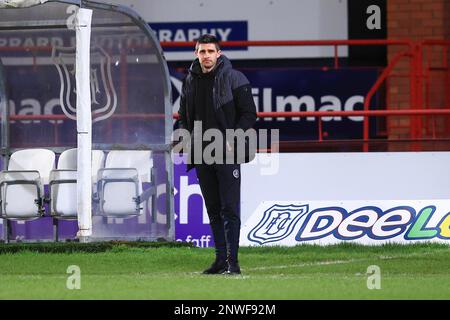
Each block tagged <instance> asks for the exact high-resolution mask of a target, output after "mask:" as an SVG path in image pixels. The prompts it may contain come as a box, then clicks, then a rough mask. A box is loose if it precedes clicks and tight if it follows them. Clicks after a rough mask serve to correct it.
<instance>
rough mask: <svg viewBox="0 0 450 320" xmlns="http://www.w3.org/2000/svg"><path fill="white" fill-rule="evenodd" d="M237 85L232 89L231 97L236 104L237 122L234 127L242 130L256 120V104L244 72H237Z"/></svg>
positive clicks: (248, 127)
mask: <svg viewBox="0 0 450 320" xmlns="http://www.w3.org/2000/svg"><path fill="white" fill-rule="evenodd" d="M235 83H237V86H236V87H235V88H234V89H233V99H234V103H235V106H236V112H237V122H236V126H235V129H242V130H244V131H246V130H248V129H250V128H252V127H253V126H254V124H255V122H256V118H257V115H256V106H255V101H254V100H253V96H252V87H251V86H250V83H249V81H248V79H247V78H246V77H245V75H244V74H242V73H241V72H238V74H237V81H236V82H235Z"/></svg>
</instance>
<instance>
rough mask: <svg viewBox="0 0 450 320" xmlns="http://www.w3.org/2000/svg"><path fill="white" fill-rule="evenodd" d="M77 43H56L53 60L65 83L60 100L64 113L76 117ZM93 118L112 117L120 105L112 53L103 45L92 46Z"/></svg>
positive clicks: (60, 93)
mask: <svg viewBox="0 0 450 320" xmlns="http://www.w3.org/2000/svg"><path fill="white" fill-rule="evenodd" d="M75 50H76V48H75V47H53V49H52V60H53V63H54V65H55V67H56V69H57V71H58V75H59V79H60V83H61V87H60V92H59V100H60V103H61V108H62V111H63V112H64V114H65V115H66V116H67V117H68V118H69V119H72V120H76V118H77V116H76V112H77V110H76V81H75V69H76V66H75ZM90 60H91V69H90V82H91V102H92V105H91V108H92V121H93V122H97V121H101V120H104V119H107V118H109V117H110V116H111V115H112V114H113V113H114V111H115V110H116V107H117V94H116V90H115V88H114V83H113V78H112V75H111V57H110V56H109V54H108V53H107V52H106V51H105V50H104V49H103V48H101V47H100V46H93V47H92V48H91V56H90Z"/></svg>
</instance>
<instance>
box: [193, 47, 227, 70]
mask: <svg viewBox="0 0 450 320" xmlns="http://www.w3.org/2000/svg"><path fill="white" fill-rule="evenodd" d="M221 53H222V52H221V51H220V50H217V48H216V45H215V44H214V43H199V44H198V48H197V50H195V55H196V56H197V58H198V60H199V62H200V66H201V67H202V70H203V72H210V71H211V70H212V69H214V67H215V66H216V63H217V59H218V58H219V57H220V54H221Z"/></svg>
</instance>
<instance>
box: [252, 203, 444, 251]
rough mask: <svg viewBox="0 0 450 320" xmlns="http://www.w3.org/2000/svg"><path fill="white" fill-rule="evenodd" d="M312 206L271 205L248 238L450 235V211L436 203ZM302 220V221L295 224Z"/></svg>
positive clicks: (422, 237)
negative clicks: (311, 208) (420, 204)
mask: <svg viewBox="0 0 450 320" xmlns="http://www.w3.org/2000/svg"><path fill="white" fill-rule="evenodd" d="M309 206H310V205H303V206H296V205H287V206H283V205H278V204H276V205H274V206H272V207H271V208H269V209H268V210H266V211H265V212H264V215H263V217H262V218H261V219H260V220H259V222H258V223H257V225H256V227H254V228H253V229H252V230H251V231H250V232H249V233H248V240H250V241H251V242H254V243H258V244H264V243H269V242H278V241H280V240H282V239H285V238H287V237H289V236H293V235H294V234H295V241H297V242H305V241H313V240H318V239H325V238H328V239H329V238H334V239H338V240H355V239H359V238H362V237H365V236H366V237H368V238H369V239H372V240H390V239H394V238H396V237H398V236H400V237H401V238H403V239H404V240H430V239H435V238H439V239H450V212H449V213H446V214H442V212H441V213H440V214H439V212H437V206H436V205H427V206H422V207H421V208H420V209H419V210H416V208H414V207H413V206H409V205H399V206H394V207H391V208H389V209H385V210H383V209H382V208H380V207H378V206H362V207H359V208H357V209H354V210H352V211H347V209H345V208H343V207H340V206H327V207H319V208H316V209H314V210H312V211H310V212H308V208H309ZM440 211H442V210H440ZM446 211H447V212H448V210H446ZM446 211H444V212H446ZM434 215H436V217H434ZM433 217H434V219H433ZM301 218H304V219H301ZM300 220H302V222H301V223H300V226H299V227H298V228H296V225H297V224H298V223H299V221H300ZM294 230H298V231H296V232H294Z"/></svg>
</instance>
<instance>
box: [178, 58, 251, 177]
mask: <svg viewBox="0 0 450 320" xmlns="http://www.w3.org/2000/svg"><path fill="white" fill-rule="evenodd" d="M201 72H202V71H201V67H200V63H199V61H198V59H196V60H194V62H193V63H192V65H191V67H190V68H189V74H188V75H187V76H186V78H185V79H184V81H183V87H182V90H181V99H180V109H179V111H178V114H179V116H180V117H179V128H183V129H187V130H188V131H189V132H191V133H192V131H193V129H194V103H195V90H196V88H195V87H196V77H198V75H199V74H201ZM213 103H214V109H215V115H216V121H217V125H218V128H217V129H219V130H221V131H222V132H223V133H225V130H226V129H242V130H244V131H246V130H248V129H250V128H252V127H253V126H254V124H255V122H256V106H255V102H254V100H253V96H252V89H251V86H250V83H249V81H248V79H247V78H246V77H245V75H244V74H243V73H242V72H240V71H238V70H235V69H233V68H232V65H231V62H230V60H228V58H227V57H226V56H224V55H221V56H220V57H219V58H218V59H217V65H216V69H215V79H214V87H213ZM245 162H247V161H245ZM192 167H193V166H192V165H188V170H190V169H191V168H192Z"/></svg>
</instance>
